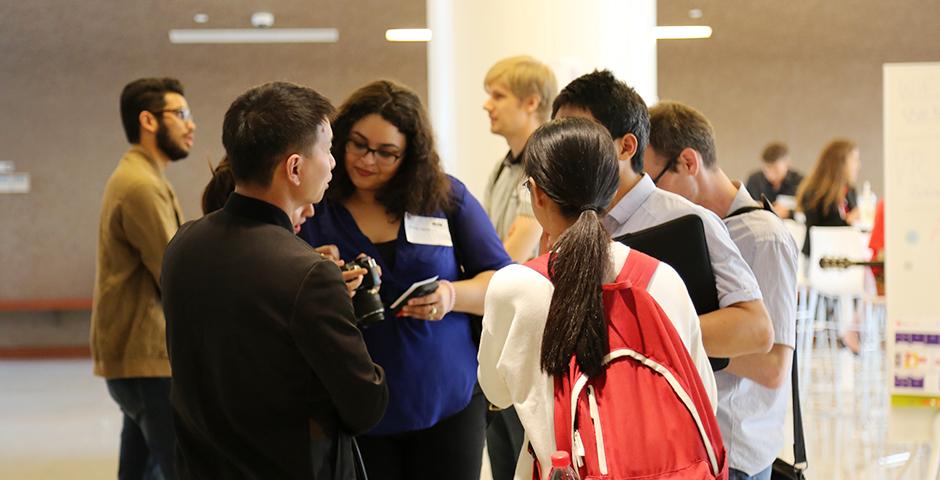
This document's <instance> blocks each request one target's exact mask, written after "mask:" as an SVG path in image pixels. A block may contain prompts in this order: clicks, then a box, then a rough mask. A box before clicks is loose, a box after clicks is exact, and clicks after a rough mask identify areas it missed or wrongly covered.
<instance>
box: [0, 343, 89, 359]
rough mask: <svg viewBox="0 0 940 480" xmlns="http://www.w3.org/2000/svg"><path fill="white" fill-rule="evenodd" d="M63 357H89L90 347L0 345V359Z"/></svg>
mask: <svg viewBox="0 0 940 480" xmlns="http://www.w3.org/2000/svg"><path fill="white" fill-rule="evenodd" d="M64 358H91V348H89V347H88V345H81V346H77V345H62V346H42V347H38V346H37V347H0V360H55V359H64Z"/></svg>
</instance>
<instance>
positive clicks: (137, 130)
mask: <svg viewBox="0 0 940 480" xmlns="http://www.w3.org/2000/svg"><path fill="white" fill-rule="evenodd" d="M183 95H184V93H183V85H182V84H181V83H180V82H179V80H176V79H174V78H142V79H139V80H135V81H133V82H131V83H128V84H127V85H126V86H125V87H124V90H123V91H122V92H121V123H122V124H123V126H124V134H125V136H126V137H127V141H128V143H130V144H131V148H130V150H128V151H127V152H126V153H125V154H124V156H123V157H122V158H121V160H120V162H119V163H118V165H117V167H116V168H115V169H114V172H113V173H112V174H111V178H109V179H108V183H107V184H106V185H105V189H104V196H103V199H102V202H101V222H100V224H99V227H98V262H97V269H96V272H95V289H94V297H93V301H92V312H91V354H92V359H93V361H94V372H95V375H98V376H101V377H104V378H105V381H106V383H107V385H108V392H109V393H110V394H111V398H113V399H114V401H115V402H117V404H118V406H119V407H121V412H122V413H123V416H124V420H123V422H124V425H123V427H122V429H121V451H120V458H119V462H118V478H120V479H122V480H123V479H140V478H150V477H149V476H150V475H159V474H162V475H163V477H165V478H168V479H174V478H176V467H175V462H174V450H175V449H176V434H175V433H174V431H173V415H172V412H171V410H170V362H169V360H168V359H167V348H166V333H165V331H166V321H165V319H164V316H163V307H162V305H161V296H162V295H161V291H160V274H161V265H162V263H163V254H164V252H165V250H166V246H167V243H168V242H169V241H170V238H171V237H173V235H174V234H175V233H176V230H177V229H178V228H179V226H180V224H181V223H182V221H183V212H182V209H181V208H180V205H179V201H178V200H177V199H176V193H175V192H174V191H173V186H172V185H170V182H169V181H168V180H167V178H166V176H165V175H164V172H165V171H166V168H167V166H168V165H169V164H171V163H173V162H176V161H178V160H182V159H184V158H186V157H187V156H188V155H189V150H190V149H191V148H192V146H193V136H194V133H195V130H196V124H195V122H193V117H192V113H191V112H190V110H189V104H188V103H187V102H186V98H185V97H184V96H183ZM154 470H156V472H155V471H154Z"/></svg>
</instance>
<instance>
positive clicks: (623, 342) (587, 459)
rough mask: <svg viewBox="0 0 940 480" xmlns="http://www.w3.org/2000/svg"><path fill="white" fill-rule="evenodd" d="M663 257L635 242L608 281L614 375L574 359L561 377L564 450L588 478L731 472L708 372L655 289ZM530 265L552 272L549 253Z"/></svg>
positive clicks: (558, 429)
mask: <svg viewBox="0 0 940 480" xmlns="http://www.w3.org/2000/svg"><path fill="white" fill-rule="evenodd" d="M658 265H659V261H658V260H656V259H654V258H652V257H650V256H648V255H645V254H643V253H641V252H638V251H636V250H633V249H631V250H630V253H629V255H628V256H627V261H626V262H625V263H624V266H623V269H622V270H621V271H620V274H619V275H618V276H617V280H616V281H615V282H614V283H611V284H606V285H604V286H603V289H604V294H603V295H604V312H605V314H606V316H607V332H608V335H609V339H610V353H609V354H608V355H607V356H606V357H605V358H604V362H605V365H606V366H605V371H604V373H602V374H600V375H597V376H595V377H593V378H588V377H587V375H585V374H583V373H581V370H580V369H579V368H578V364H577V362H576V360H575V358H574V357H572V358H571V363H570V367H569V369H568V373H567V374H566V375H563V376H556V377H555V443H556V448H557V450H564V451H567V452H569V453H570V454H571V458H572V461H573V462H574V464H575V467H576V468H577V469H578V473H579V474H580V476H581V478H582V479H583V480H589V479H604V480H624V479H639V478H642V479H644V480H653V479H715V478H719V479H727V478H728V467H727V464H726V461H725V450H724V446H723V445H722V441H721V433H720V432H719V430H718V422H717V420H716V419H715V414H714V413H713V410H712V407H711V402H710V401H709V400H708V394H707V393H706V391H705V388H704V386H703V385H702V380H701V378H700V377H699V374H698V370H697V369H696V368H695V364H694V363H693V362H692V359H691V357H689V352H688V350H687V349H686V347H685V344H684V343H683V342H682V339H681V338H679V334H678V333H676V329H675V327H674V326H673V324H672V322H671V321H670V320H669V318H668V317H667V316H666V314H665V313H664V312H663V310H662V308H660V306H659V304H658V303H656V300H654V299H653V297H652V296H650V294H649V293H648V292H647V291H646V287H647V285H648V284H649V281H650V278H651V277H652V275H653V272H655V271H656V267H657V266H658ZM526 266H528V267H530V268H532V269H534V270H536V271H538V272H539V273H541V274H542V275H544V276H545V277H546V278H548V274H547V272H548V255H543V256H541V257H538V258H536V259H533V260H531V261H530V262H528V263H526ZM549 279H550V278H549ZM535 472H536V473H535V475H536V476H538V475H540V474H539V463H538V461H536V462H535Z"/></svg>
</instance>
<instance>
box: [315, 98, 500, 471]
mask: <svg viewBox="0 0 940 480" xmlns="http://www.w3.org/2000/svg"><path fill="white" fill-rule="evenodd" d="M333 129H334V132H335V135H336V136H335V138H334V139H333V154H334V156H335V157H336V158H337V159H338V162H337V165H336V170H335V171H334V177H333V181H332V182H331V183H330V187H329V189H328V190H327V193H326V198H325V199H324V200H323V202H321V203H319V204H317V205H316V206H315V208H316V215H315V216H313V217H312V218H310V219H309V220H308V221H307V223H305V224H304V225H303V228H302V229H301V231H300V236H301V237H302V238H303V239H305V240H307V242H308V243H310V244H311V245H321V244H333V245H336V246H337V247H338V248H339V252H340V257H341V258H343V259H345V260H346V261H349V260H351V259H353V258H355V257H356V256H358V255H359V254H360V253H365V254H366V255H368V256H370V257H372V258H374V259H375V261H376V262H377V263H378V265H379V266H380V267H381V269H382V288H381V290H380V292H379V293H380V295H381V298H382V302H383V303H384V304H385V305H386V307H387V306H389V305H391V304H392V303H393V302H394V301H395V300H396V299H397V298H398V297H399V296H400V295H402V294H403V293H404V292H405V291H406V290H407V289H408V288H409V287H410V286H411V285H412V284H414V283H416V282H419V281H423V280H426V279H429V278H433V277H437V278H438V287H437V290H436V291H435V292H433V293H431V294H429V295H425V296H421V297H418V298H413V299H411V300H409V301H408V302H407V304H406V306H405V307H404V308H403V309H402V310H401V312H400V313H399V314H398V315H397V316H393V315H392V314H391V311H390V310H389V309H388V308H386V310H385V320H384V321H382V322H379V323H376V324H373V325H371V326H369V327H368V328H365V329H364V331H363V336H364V337H365V340H366V344H367V345H368V346H369V352H370V353H371V354H372V355H373V356H374V358H375V361H376V363H378V364H379V365H382V367H384V368H385V372H386V374H387V375H388V384H389V392H390V397H389V406H388V411H387V412H386V414H385V417H384V418H382V421H381V422H379V424H378V425H377V426H376V427H375V428H373V429H372V430H371V431H369V432H368V433H367V434H365V435H362V436H360V437H359V438H358V441H359V446H360V448H361V450H362V457H363V461H364V462H365V465H366V471H367V472H368V474H369V476H370V477H371V478H381V479H388V480H396V479H405V478H408V479H411V478H447V479H457V480H460V479H467V480H471V479H472V480H476V479H477V478H478V477H479V474H480V467H481V462H482V458H483V441H484V436H485V429H486V408H487V406H486V399H485V398H484V397H483V394H482V393H481V392H479V389H478V388H477V384H476V371H477V345H476V343H475V341H474V339H473V337H472V335H471V324H470V322H471V320H470V317H469V316H468V314H475V315H480V314H482V313H483V297H484V294H485V292H486V287H487V285H488V284H489V281H490V277H492V275H493V273H494V272H495V271H496V270H497V269H499V268H502V267H504V266H506V265H508V264H510V263H512V260H511V259H510V258H509V256H508V255H507V254H506V251H505V249H504V248H503V245H502V243H501V242H500V240H499V237H498V236H497V235H496V231H495V230H494V229H493V224H492V223H490V221H489V219H488V218H487V216H486V212H484V211H483V208H482V207H481V206H480V204H479V202H477V200H476V199H475V198H474V197H473V195H471V194H470V192H469V191H467V188H466V187H465V186H464V184H463V183H461V182H460V181H458V180H457V179H455V178H453V177H450V176H448V175H446V174H445V173H444V170H443V168H442V167H441V162H440V159H439V158H438V155H437V151H436V150H435V148H434V140H433V138H434V135H433V132H432V130H431V125H430V121H429V120H428V116H427V113H426V112H425V110H424V107H423V106H422V105H421V101H420V99H419V98H418V95H417V94H415V92H413V91H412V90H410V89H408V88H406V87H404V86H402V85H399V84H397V83H394V82H391V81H385V80H382V81H376V82H372V83H370V84H368V85H365V86H364V87H362V88H360V89H358V90H356V91H355V92H353V93H352V94H351V95H350V96H349V98H347V99H346V101H345V102H344V103H343V105H342V106H341V107H340V108H339V111H338V112H337V114H336V116H335V117H334V119H333Z"/></svg>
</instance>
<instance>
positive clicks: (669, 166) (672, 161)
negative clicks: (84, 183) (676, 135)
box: [653, 155, 679, 185]
mask: <svg viewBox="0 0 940 480" xmlns="http://www.w3.org/2000/svg"><path fill="white" fill-rule="evenodd" d="M678 163H679V156H678V155H677V156H675V157H672V158H671V159H669V161H668V162H666V166H665V167H663V171H661V172H659V175H656V177H655V178H653V185H656V184H658V183H659V179H660V178H663V175H665V174H666V172H668V171H670V170H672V169H673V167H675V166H676V165H677V164H678Z"/></svg>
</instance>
